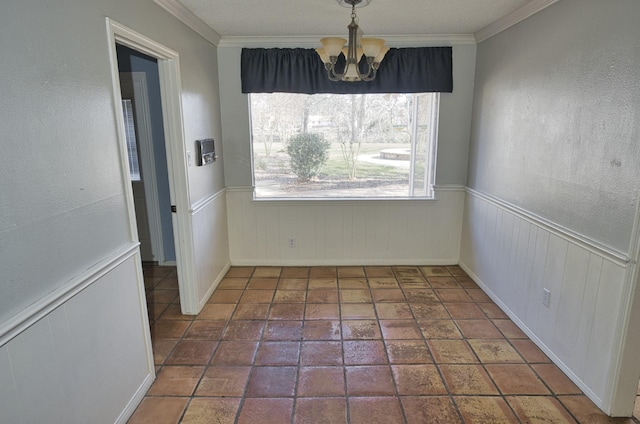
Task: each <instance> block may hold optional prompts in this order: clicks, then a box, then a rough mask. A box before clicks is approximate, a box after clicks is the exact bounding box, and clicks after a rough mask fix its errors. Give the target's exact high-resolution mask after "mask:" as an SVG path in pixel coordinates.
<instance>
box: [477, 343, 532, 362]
mask: <svg viewBox="0 0 640 424" xmlns="http://www.w3.org/2000/svg"><path fill="white" fill-rule="evenodd" d="M468 342H469V345H471V348H472V349H473V351H474V352H475V353H476V355H478V358H480V362H483V363H485V364H491V363H511V362H524V360H523V359H522V357H521V356H520V354H518V352H516V350H515V349H514V348H513V347H511V345H510V344H509V342H508V341H506V340H504V339H502V340H499V339H474V340H468Z"/></svg>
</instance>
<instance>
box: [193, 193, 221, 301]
mask: <svg viewBox="0 0 640 424" xmlns="http://www.w3.org/2000/svg"><path fill="white" fill-rule="evenodd" d="M190 219H191V220H192V228H193V234H194V235H193V242H194V249H193V252H194V258H193V260H194V261H195V274H196V281H197V286H196V293H195V295H196V297H197V305H198V308H197V311H189V312H195V313H197V312H199V311H200V310H201V309H202V308H203V307H204V305H205V304H206V303H207V300H208V299H209V297H211V294H212V293H213V291H214V290H215V288H216V287H217V286H218V283H219V282H220V281H221V280H222V278H223V277H224V275H225V274H226V273H227V270H228V269H229V239H228V235H229V233H228V230H227V202H226V197H225V195H224V190H222V191H220V192H218V193H216V194H214V195H213V196H211V197H210V198H208V199H206V200H205V201H203V202H200V203H198V204H197V205H195V206H194V207H193V209H192V210H191V217H190Z"/></svg>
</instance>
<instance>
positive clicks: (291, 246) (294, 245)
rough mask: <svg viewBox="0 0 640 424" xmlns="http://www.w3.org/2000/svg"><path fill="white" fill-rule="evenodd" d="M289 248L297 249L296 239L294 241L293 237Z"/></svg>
mask: <svg viewBox="0 0 640 424" xmlns="http://www.w3.org/2000/svg"><path fill="white" fill-rule="evenodd" d="M289 247H290V248H294V247H296V239H294V238H293V237H289Z"/></svg>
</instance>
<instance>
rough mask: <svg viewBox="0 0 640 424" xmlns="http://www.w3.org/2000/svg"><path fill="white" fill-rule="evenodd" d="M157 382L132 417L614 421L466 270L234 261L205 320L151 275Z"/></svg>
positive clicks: (164, 273) (270, 422)
mask: <svg viewBox="0 0 640 424" xmlns="http://www.w3.org/2000/svg"><path fill="white" fill-rule="evenodd" d="M144 273H145V280H146V284H147V289H148V297H149V309H150V310H149V314H150V317H151V318H150V319H151V329H152V338H153V349H154V358H155V362H156V365H157V368H156V370H157V379H156V381H155V383H154V384H153V386H152V387H151V389H150V390H149V392H148V394H147V396H146V397H145V398H144V400H143V401H142V403H141V404H140V406H139V407H138V409H137V410H136V412H135V413H134V415H133V417H132V418H131V420H130V421H129V422H130V423H135V424H137V423H153V424H163V423H172V424H173V423H178V422H183V423H239V424H240V423H242V424H244V423H255V424H263V423H264V424H278V423H288V424H291V423H294V424H298V423H313V424H319V423H352V424H356V423H366V424H375V423H384V424H395V423H447V424H448V423H575V422H579V423H634V422H636V423H637V422H638V421H635V420H633V419H610V418H607V417H606V416H605V415H603V414H602V413H601V412H600V411H599V410H598V409H597V408H596V407H595V406H594V405H593V404H592V403H591V402H590V401H589V400H588V399H587V398H586V397H585V396H584V395H582V393H581V392H580V390H579V389H578V388H577V387H576V386H575V385H574V384H573V383H572V382H571V381H570V380H569V379H568V378H567V377H566V376H565V375H564V374H563V373H562V372H561V371H560V369H559V368H557V367H556V366H555V365H553V364H552V363H551V362H550V361H549V359H548V358H547V357H546V356H545V355H544V353H542V352H541V351H540V350H539V349H538V348H537V347H536V346H535V345H534V344H533V343H532V342H531V341H530V340H529V339H528V338H527V336H526V335H525V334H524V333H522V332H521V331H520V330H519V329H518V328H517V327H516V326H515V325H514V324H513V322H511V321H510V320H509V319H508V317H507V316H506V315H505V314H504V313H503V312H502V311H501V310H500V309H499V308H498V307H497V306H496V305H495V304H494V303H493V302H491V300H490V299H489V298H488V297H487V296H486V295H485V294H484V293H483V292H482V291H481V290H480V289H479V288H478V286H477V285H476V284H475V283H474V282H473V281H472V280H471V279H470V278H469V277H468V276H467V275H466V274H465V273H464V272H463V271H462V270H461V269H460V268H459V267H456V266H453V267H408V266H397V267H310V268H299V267H295V268H294V267H284V268H279V267H234V268H231V269H230V270H229V272H228V273H227V275H226V277H225V279H224V280H223V281H222V282H221V283H220V285H219V287H218V288H217V290H216V291H215V292H214V294H213V296H212V297H211V299H209V302H208V304H207V305H206V306H205V307H204V309H203V310H202V312H201V313H200V314H199V315H198V316H196V317H192V316H184V315H181V314H180V307H179V301H178V290H177V285H176V282H177V279H176V274H175V270H174V269H171V268H162V267H151V268H145V270H144Z"/></svg>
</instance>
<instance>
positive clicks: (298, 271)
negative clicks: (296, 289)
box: [280, 266, 309, 278]
mask: <svg viewBox="0 0 640 424" xmlns="http://www.w3.org/2000/svg"><path fill="white" fill-rule="evenodd" d="M308 277H309V267H308V266H298V267H291V266H289V267H284V268H282V272H280V278H308Z"/></svg>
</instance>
